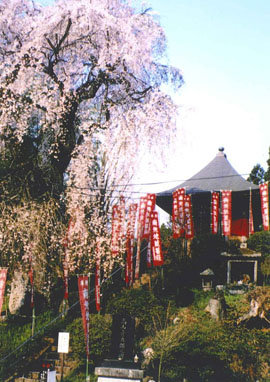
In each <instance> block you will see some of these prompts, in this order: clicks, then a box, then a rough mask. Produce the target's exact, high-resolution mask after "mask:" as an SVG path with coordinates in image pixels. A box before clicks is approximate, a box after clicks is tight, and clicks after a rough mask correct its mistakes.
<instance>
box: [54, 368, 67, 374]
mask: <svg viewBox="0 0 270 382" xmlns="http://www.w3.org/2000/svg"><path fill="white" fill-rule="evenodd" d="M54 369H55V371H56V373H57V374H60V373H61V370H62V368H61V366H55V368H54ZM70 370H71V367H70V366H64V367H63V375H67V374H68V373H69V372H70Z"/></svg>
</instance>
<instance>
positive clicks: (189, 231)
mask: <svg viewBox="0 0 270 382" xmlns="http://www.w3.org/2000/svg"><path fill="white" fill-rule="evenodd" d="M184 206H185V211H184V212H185V238H186V239H193V237H194V224H193V217H192V203H191V195H185V198H184Z"/></svg>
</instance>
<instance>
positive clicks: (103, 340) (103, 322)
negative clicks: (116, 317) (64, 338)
mask: <svg viewBox="0 0 270 382" xmlns="http://www.w3.org/2000/svg"><path fill="white" fill-rule="evenodd" d="M111 324H112V320H111V316H110V315H100V314H91V315H90V335H89V338H90V340H89V342H90V344H89V348H90V361H91V364H92V365H93V364H97V363H98V362H100V361H101V360H102V359H104V358H106V357H107V356H108V354H109V350H110V344H111ZM66 330H67V331H68V332H69V333H70V347H71V350H72V353H71V354H72V357H73V358H74V359H81V360H83V362H84V360H85V359H86V346H85V335H84V329H83V322H82V319H81V318H76V319H75V320H73V322H72V323H71V324H69V325H68V326H67V328H66Z"/></svg>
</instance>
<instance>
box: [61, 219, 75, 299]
mask: <svg viewBox="0 0 270 382" xmlns="http://www.w3.org/2000/svg"><path fill="white" fill-rule="evenodd" d="M74 226H75V222H74V220H73V219H72V218H71V219H69V222H68V229H67V233H66V236H65V237H64V241H63V246H64V251H65V253H64V261H63V273H64V299H65V300H67V299H68V264H69V255H68V246H69V243H70V237H71V235H72V230H73V228H74Z"/></svg>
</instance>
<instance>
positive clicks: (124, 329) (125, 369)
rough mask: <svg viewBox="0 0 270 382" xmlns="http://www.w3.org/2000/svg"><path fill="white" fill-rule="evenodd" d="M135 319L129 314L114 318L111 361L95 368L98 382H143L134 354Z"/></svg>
mask: <svg viewBox="0 0 270 382" xmlns="http://www.w3.org/2000/svg"><path fill="white" fill-rule="evenodd" d="M134 334H135V319H134V318H133V317H131V316H130V315H128V314H117V315H114V316H113V322H112V341H111V351H110V359H106V360H104V362H103V363H102V364H101V366H100V367H96V368H95V374H96V375H97V376H98V382H117V381H120V380H121V382H129V381H132V382H141V381H142V380H143V370H140V363H139V362H138V357H136V355H135V354H134Z"/></svg>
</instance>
